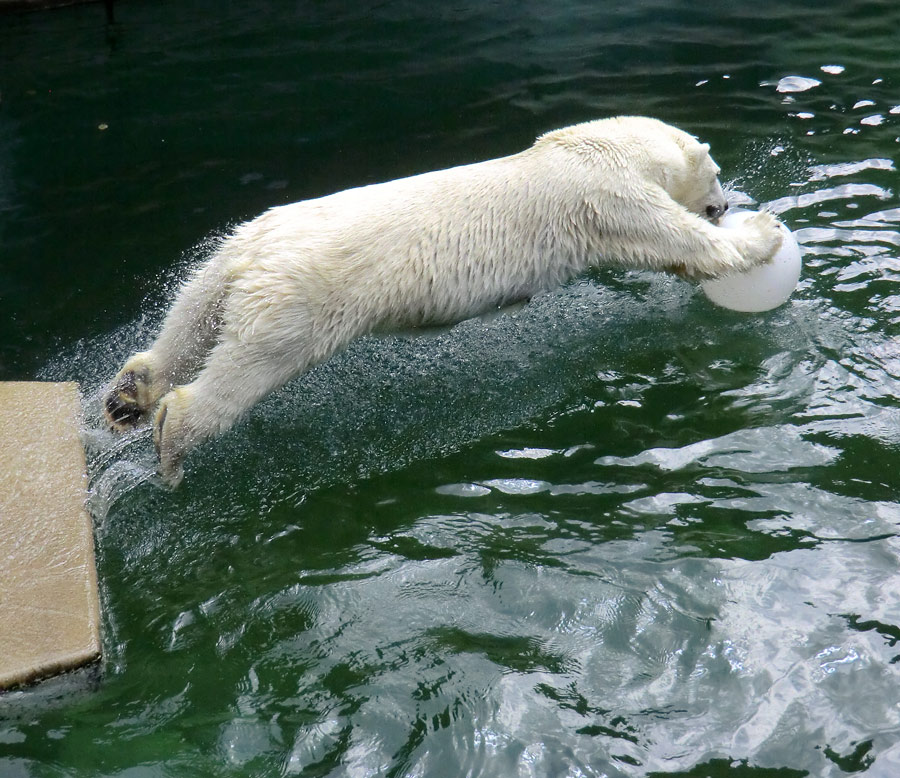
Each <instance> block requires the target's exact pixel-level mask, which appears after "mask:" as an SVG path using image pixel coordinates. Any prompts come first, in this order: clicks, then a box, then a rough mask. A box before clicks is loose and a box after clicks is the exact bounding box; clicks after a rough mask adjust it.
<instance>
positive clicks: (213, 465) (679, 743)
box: [0, 12, 900, 777]
mask: <svg viewBox="0 0 900 778" xmlns="http://www.w3.org/2000/svg"><path fill="white" fill-rule="evenodd" d="M348 13H350V12H348ZM623 13H624V12H623ZM626 15H627V14H626ZM553 21H554V23H555V24H561V23H562V21H563V20H562V19H560V18H557V17H554V19H553ZM860 24H864V22H863V21H861V22H860ZM484 34H487V33H484ZM557 34H559V35H561V36H562V39H564V40H565V39H566V38H565V35H563V34H562V33H561V32H559V30H557ZM514 39H515V36H512V37H509V36H507V37H505V38H503V37H501V40H500V43H499V44H498V45H499V46H500V49H501V50H502V51H503V52H506V51H507V48H508V47H510V46H511V41H512V40H514ZM535 45H537V44H535ZM800 45H802V42H801V43H800ZM828 54H829V56H828V57H827V58H826V57H825V56H821V57H819V58H818V60H817V61H820V62H821V63H822V65H821V66H818V67H815V68H813V67H810V68H809V69H807V70H806V71H802V72H796V73H795V74H794V75H791V73H793V72H794V71H795V70H798V69H796V68H793V67H792V68H790V69H789V70H790V72H788V69H787V68H785V72H784V75H782V74H781V73H780V72H779V73H778V74H773V77H772V78H768V77H766V78H759V79H757V78H754V79H753V80H752V88H749V87H747V86H746V82H747V79H744V80H743V81H742V83H743V84H744V86H742V87H741V90H743V91H741V90H738V89H737V88H736V89H735V92H734V98H735V99H736V100H737V99H738V98H740V99H742V100H744V101H745V102H746V104H747V110H746V117H747V118H748V120H749V117H750V116H751V115H752V114H753V112H754V111H756V110H760V109H759V107H758V104H763V101H765V100H769V101H770V102H768V103H764V104H765V105H767V106H772V105H782V103H779V102H778V101H781V100H788V99H790V100H791V101H792V102H790V103H785V104H783V105H784V106H785V110H786V111H787V112H788V114H787V115H788V118H789V120H790V121H791V122H794V123H795V124H797V123H799V125H802V129H801V130H796V129H794V132H795V135H793V136H791V137H779V138H777V139H773V138H771V137H768V136H767V135H764V134H763V133H760V137H759V138H758V139H757V140H756V141H755V142H754V144H751V145H752V146H753V148H752V150H751V152H747V155H746V160H745V164H742V165H737V164H736V165H734V167H735V168H736V169H735V170H734V171H733V172H734V173H735V174H736V175H737V176H738V178H736V181H735V187H736V188H737V189H747V190H748V191H753V192H757V193H758V192H763V193H764V194H765V195H767V196H768V197H769V199H768V200H764V202H765V204H766V205H767V207H769V208H771V209H772V210H773V211H775V212H776V213H778V214H779V216H780V218H782V219H783V220H784V221H785V222H786V223H787V224H789V225H790V226H791V227H792V228H793V229H794V230H795V232H796V234H797V236H798V239H799V240H800V242H801V243H802V244H803V246H804V251H805V273H804V277H803V279H802V282H801V286H800V288H799V290H798V292H797V294H796V295H795V297H794V298H793V299H792V301H791V302H790V303H789V304H788V305H787V306H785V307H784V308H782V309H780V310H778V311H775V312H772V313H771V314H768V315H766V316H761V317H752V318H751V317H745V316H736V315H733V314H731V313H728V312H723V311H718V310H716V309H713V308H712V307H711V306H710V304H709V303H708V302H707V301H705V299H704V298H703V296H702V294H700V293H699V292H698V291H697V290H696V289H695V288H694V287H692V286H690V285H688V284H685V283H683V282H681V281H678V280H673V279H663V278H659V277H654V276H650V275H647V274H628V275H624V276H623V275H622V274H619V273H609V272H599V273H595V274H592V275H590V276H589V277H588V278H586V279H582V280H580V281H578V282H576V283H573V284H572V285H570V286H569V287H567V288H566V289H564V290H560V291H558V292H554V293H552V294H547V295H543V296H541V297H539V298H537V299H536V300H534V301H533V302H532V303H531V304H530V305H528V306H526V307H525V308H523V309H521V310H519V311H516V312H513V313H511V314H509V315H507V316H503V317H500V318H498V319H496V320H493V321H490V322H466V323H464V324H462V325H460V326H458V327H456V328H454V329H453V330H451V331H450V332H446V333H441V334H438V335H436V336H435V337H433V338H430V339H427V340H409V339H399V338H398V339H393V338H389V339H377V340H376V339H371V340H366V341H363V342H360V343H358V344H356V345H354V346H353V347H352V348H351V349H350V350H349V352H348V353H347V354H345V355H342V356H340V357H338V358H336V359H335V360H333V361H332V362H330V363H329V364H326V365H323V366H322V367H320V368H318V369H317V370H315V371H313V372H312V373H311V374H310V375H308V376H307V377H305V378H304V379H303V380H301V381H299V382H296V383H295V384H294V385H292V386H291V387H289V388H288V389H286V390H285V391H283V392H281V393H279V394H277V395H275V396H273V397H271V398H269V399H268V400H267V401H265V402H264V403H263V404H262V406H261V407H260V408H259V409H258V410H257V411H255V412H254V413H253V414H251V415H250V417H249V418H248V419H247V420H246V421H245V422H244V423H242V424H241V425H240V426H239V427H238V428H237V429H236V430H235V431H234V432H233V433H231V434H230V435H228V436H227V437H225V438H223V439H221V440H219V441H216V442H214V443H213V444H211V445H210V446H209V447H208V448H206V449H205V450H202V451H198V452H196V454H195V455H194V456H192V460H191V462H190V465H189V471H188V481H187V483H186V485H185V487H184V488H182V489H181V490H179V491H178V492H175V493H172V494H170V493H167V492H165V491H163V490H162V489H161V488H160V487H159V486H158V484H157V483H156V481H155V476H154V474H153V468H154V463H153V453H152V446H151V444H150V441H149V438H148V435H147V434H146V433H138V434H135V435H134V436H130V437H127V438H122V439H117V438H114V437H113V436H112V435H110V434H109V433H107V432H105V431H103V430H102V429H101V428H100V423H99V397H100V394H99V393H100V388H101V385H102V382H103V381H104V380H105V379H106V378H107V377H108V375H109V373H110V372H111V370H112V365H114V364H115V363H117V362H118V361H120V359H121V357H122V356H123V355H124V354H126V353H127V352H128V351H129V350H131V349H134V348H137V347H140V346H141V345H143V343H144V342H145V341H146V338H147V337H148V333H149V330H150V329H152V325H151V324H148V323H147V322H146V321H144V320H138V321H135V322H133V323H132V324H129V325H125V326H122V327H120V328H118V329H116V330H115V331H114V333H112V334H113V335H114V337H112V338H111V337H109V335H110V333H102V334H101V335H100V336H98V337H96V338H93V339H87V340H85V341H83V342H82V343H80V344H77V345H76V346H74V347H72V348H70V349H64V350H63V353H61V354H60V355H59V356H58V358H56V359H54V360H51V361H50V363H49V364H48V365H47V366H46V367H45V368H44V371H43V377H45V378H60V377H72V376H74V377H77V378H79V379H80V380H81V381H82V382H83V384H84V386H85V408H86V417H87V420H88V428H87V429H86V431H85V442H86V445H87V447H88V454H89V459H90V469H91V479H92V481H91V483H92V494H91V509H92V512H93V514H94V516H95V519H96V521H97V525H98V549H99V553H100V561H101V573H102V577H103V580H104V601H105V618H106V624H105V630H104V642H105V652H106V659H105V664H104V668H103V676H102V678H101V680H100V681H99V683H98V685H97V688H96V689H92V690H90V691H88V692H84V691H82V690H79V692H78V693H77V694H76V695H75V697H76V699H75V701H74V702H71V701H66V700H65V699H64V700H62V701H54V702H53V703H52V704H49V703H46V702H45V701H44V700H41V699H38V700H34V699H31V698H30V697H29V693H28V692H24V693H16V694H15V695H11V696H8V697H7V698H5V699H3V700H0V706H4V707H0V711H2V712H3V713H4V714H8V717H7V719H5V720H4V721H3V722H2V723H0V743H2V744H4V745H3V747H4V748H7V753H9V754H10V756H9V757H8V759H7V762H8V764H10V765H12V769H14V770H19V772H20V773H21V774H25V775H30V774H33V775H41V774H54V773H53V770H54V769H55V768H54V767H53V766H52V765H62V767H61V768H60V769H61V770H62V771H63V772H62V774H73V775H80V774H84V775H89V774H90V775H101V774H102V775H124V774H127V773H128V771H129V770H134V771H136V772H135V774H146V775H165V774H181V773H183V774H193V773H198V774H206V773H209V774H229V773H230V772H234V773H235V774H248V775H262V774H285V775H291V774H323V775H348V776H351V775H352V776H356V775H381V774H385V775H387V774H393V775H422V776H429V777H430V776H442V775H447V776H457V775H473V776H475V775H484V776H512V775H516V776H528V775H534V776H563V775H570V776H576V775H584V776H599V775H608V776H643V775H648V774H653V773H654V772H655V773H657V774H666V775H686V774H691V775H699V774H701V773H702V774H704V775H705V774H710V775H725V774H728V773H729V765H732V764H734V765H736V766H740V765H746V766H748V772H747V773H746V774H747V775H753V774H754V772H755V771H753V770H752V768H753V767H757V768H760V771H762V770H763V768H784V769H785V772H784V775H800V774H805V773H808V774H810V775H817V776H818V775H823V776H826V775H843V774H845V773H846V772H849V771H851V770H864V769H866V768H869V773H870V774H873V775H893V774H898V773H900V747H898V745H897V743H898V742H900V720H898V719H900V709H898V707H897V703H896V695H895V694H894V693H893V689H894V688H895V687H896V680H897V669H896V668H897V663H898V661H900V650H898V649H897V645H896V644H897V641H898V639H900V627H898V625H900V613H898V607H900V606H898V604H897V603H898V598H897V597H896V593H897V591H898V572H897V571H898V554H900V548H898V540H897V537H896V533H897V530H896V528H897V524H898V521H900V504H898V501H897V498H896V492H897V487H898V479H897V477H896V467H894V465H893V463H894V461H895V458H896V453H897V448H898V443H900V433H898V430H900V409H898V402H897V397H898V394H900V392H898V388H900V387H898V382H900V347H898V345H897V340H896V335H897V332H896V325H897V323H898V316H897V311H898V309H900V302H898V299H900V295H898V294H897V293H896V282H897V280H898V268H900V259H898V256H897V248H896V247H897V245H898V238H900V207H898V205H897V193H896V169H895V164H894V162H893V160H892V159H891V156H892V155H894V154H895V153H896V151H895V150H896V148H897V145H896V143H895V142H894V140H893V137H894V136H895V135H896V134H897V132H898V129H897V128H898V126H900V125H897V123H896V122H897V119H896V118H894V117H896V115H897V111H896V110H895V109H896V108H897V106H896V101H895V100H893V99H890V100H886V99H885V98H884V97H882V96H881V95H883V94H884V93H885V89H884V88H883V87H882V88H880V89H879V88H878V85H876V84H874V83H873V82H874V81H875V80H876V79H878V78H881V77H883V72H882V71H877V70H876V69H873V68H870V69H869V71H867V73H866V76H865V79H864V87H865V88H864V87H863V85H862V84H863V82H862V81H860V80H859V79H860V76H859V70H860V67H861V66H860V65H858V64H856V63H853V66H852V67H850V66H848V68H846V69H844V68H843V67H842V66H841V67H838V66H836V65H833V64H831V63H832V60H831V52H830V51H829V52H828ZM280 56H284V55H283V54H282V55H280ZM560 56H562V55H560ZM567 56H568V55H567ZM507 59H514V57H512V56H510V57H507ZM562 59H563V60H565V59H566V57H565V56H562ZM673 67H674V66H673ZM773 69H776V70H777V68H773ZM720 70H721V72H719V71H716V73H715V76H716V78H714V79H706V80H705V81H704V80H703V79H697V81H696V82H692V83H696V84H697V86H696V90H698V93H697V94H698V98H697V99H698V101H699V100H701V99H702V97H701V96H700V95H699V91H701V90H707V92H708V91H711V90H713V89H715V90H719V92H717V93H719V94H722V95H728V94H729V93H728V92H727V91H725V92H722V90H725V89H727V85H725V79H724V77H723V74H724V70H725V69H724V67H723V68H721V69H720ZM738 70H739V68H731V67H729V68H728V71H729V73H728V74H729V75H731V74H734V78H735V80H736V81H737V80H738V78H739V77H740V73H739V72H738ZM379 72H380V71H379ZM787 76H790V78H791V80H790V81H787V80H785V79H786V77H787ZM585 78H586V76H585V74H583V73H580V74H578V75H577V77H576V76H573V77H572V78H571V79H569V80H566V79H557V80H554V79H551V78H549V77H546V76H541V75H537V76H533V78H532V79H531V80H528V79H525V80H524V81H522V80H521V79H520V78H519V76H517V77H516V78H515V79H512V81H511V83H510V84H507V85H505V86H506V91H503V89H500V87H499V86H498V87H496V92H495V93H494V94H493V95H492V96H491V97H490V98H489V99H488V98H485V99H487V101H488V104H489V105H495V104H498V103H500V102H504V101H507V102H508V101H512V102H514V103H516V104H517V105H520V106H521V105H526V106H528V110H531V111H533V112H535V113H538V114H540V112H541V111H544V112H546V113H547V114H548V115H549V116H553V117H556V116H557V115H558V114H565V113H566V111H565V110H561V111H558V112H554V111H556V110H557V109H558V108H559V106H560V105H562V106H571V105H572V104H573V103H577V102H578V100H579V99H581V98H582V97H583V96H584V79H585ZM851 78H852V79H856V80H855V81H852V82H851V81H850V79H851ZM841 79H843V81H842V80H841ZM813 80H814V81H816V82H817V83H811V81H813ZM844 84H848V85H847V86H845V85H844ZM754 90H755V91H754ZM851 93H852V94H851ZM691 94H692V95H693V94H694V93H691ZM873 96H874V97H878V99H877V100H875V99H872V97H873ZM598 99H599V98H598ZM868 100H871V102H872V103H874V105H871V104H860V102H861V101H868ZM771 101H775V102H774V103H773V102H771ZM667 105H668V104H667V103H665V102H664V101H661V102H660V103H659V104H658V106H657V107H663V108H665V107H666V106H667ZM752 106H756V107H752ZM669 108H670V110H671V111H672V112H677V111H676V109H675V108H673V107H671V106H669ZM472 110H474V109H472ZM770 110H771V107H770ZM873 115H878V116H880V117H881V118H882V119H883V122H881V123H875V122H872V121H867V119H868V118H869V117H871V116H873ZM357 120H358V119H357ZM483 121H484V122H485V123H486V124H485V126H487V125H489V124H490V120H489V118H483ZM706 121H707V123H708V124H709V126H710V127H712V128H716V127H717V126H718V125H717V123H716V122H717V120H716V119H715V118H714V117H713V118H707V119H706ZM892 122H893V124H892ZM795 124H791V125H789V126H790V127H795ZM847 130H850V132H846V131H847ZM481 131H484V127H481V128H479V127H475V128H473V129H472V137H476V136H477V135H478V133H479V132H481ZM869 132H877V133H881V134H880V135H878V136H877V138H878V140H872V139H871V137H872V136H869V135H867V133H869ZM720 133H721V129H720ZM804 133H808V134H804ZM829 133H830V134H831V135H833V136H834V137H835V138H837V139H839V141H835V143H834V144H833V145H832V146H824V145H816V144H815V143H813V141H817V140H821V138H822V137H823V136H825V135H827V134H829ZM845 133H846V134H845ZM782 134H783V135H785V136H789V135H790V133H789V132H787V131H786V130H785V131H784V132H783V133H782ZM714 150H715V148H714ZM726 153H728V152H727V151H726ZM719 156H720V155H718V154H717V158H718V157H719ZM737 156H738V155H737V154H736V153H732V158H733V159H737ZM720 161H721V160H720ZM772 165H774V166H775V168H774V172H770V171H772V170H773V168H772V167H771V166H772ZM244 175H248V174H247V173H246V171H244ZM766 176H771V178H770V179H769V178H766ZM246 180H247V182H248V183H252V182H254V181H256V180H257V179H254V178H248V179H246ZM279 180H280V179H279ZM754 184H756V186H753V185H754ZM736 196H740V193H736ZM757 196H761V195H757ZM151 318H152V316H151ZM9 701H11V702H9ZM12 706H22V709H24V710H26V711H27V713H26V714H21V713H14V712H10V711H11V710H12ZM29 706H30V707H29ZM33 722H38V723H37V724H35V723H33ZM122 744H126V746H127V747H123V746H122ZM16 749H18V750H16ZM111 751H112V752H111ZM48 753H50V754H52V757H47V756H46V754H48ZM6 758H7V757H5V756H4V751H3V750H0V766H2V765H4V762H3V761H2V760H4V759H6ZM46 759H52V765H51V766H48V764H49V763H48V762H46V761H45V760H46ZM10 760H11V761H10ZM702 766H705V767H702ZM20 768H21V769H20ZM692 770H699V771H701V772H690V773H689V771H692ZM141 771H143V772H141ZM804 771H805V773H804ZM760 774H771V773H763V772H760Z"/></svg>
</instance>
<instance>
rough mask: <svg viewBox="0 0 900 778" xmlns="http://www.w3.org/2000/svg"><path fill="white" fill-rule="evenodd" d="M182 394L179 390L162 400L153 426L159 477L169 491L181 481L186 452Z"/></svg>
mask: <svg viewBox="0 0 900 778" xmlns="http://www.w3.org/2000/svg"><path fill="white" fill-rule="evenodd" d="M186 394H187V390H186V389H185V388H184V387H179V388H178V389H174V390H172V391H171V392H169V393H168V394H167V395H166V396H165V397H163V398H162V401H161V402H160V404H159V409H158V410H157V412H156V418H155V419H154V422H153V443H154V445H155V446H156V456H157V457H158V458H159V474H160V476H161V477H162V479H163V481H164V482H165V483H166V486H168V487H169V488H170V489H174V488H175V487H176V486H178V484H180V483H181V481H182V479H183V478H184V458H185V456H186V455H187V452H188V450H189V449H190V443H189V442H188V436H187V430H186V428H185V425H184V410H185V404H186V401H187V398H186Z"/></svg>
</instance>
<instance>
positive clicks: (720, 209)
mask: <svg viewBox="0 0 900 778" xmlns="http://www.w3.org/2000/svg"><path fill="white" fill-rule="evenodd" d="M727 210H728V203H724V204H723V205H707V206H706V218H707V219H709V220H710V221H711V222H716V221H718V220H719V218H720V217H721V216H722V214H723V213H725V211H727Z"/></svg>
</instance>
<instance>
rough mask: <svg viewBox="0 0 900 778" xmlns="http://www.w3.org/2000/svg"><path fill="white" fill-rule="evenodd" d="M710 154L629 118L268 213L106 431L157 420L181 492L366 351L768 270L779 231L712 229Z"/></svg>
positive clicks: (183, 296) (160, 345) (765, 219)
mask: <svg viewBox="0 0 900 778" xmlns="http://www.w3.org/2000/svg"><path fill="white" fill-rule="evenodd" d="M708 151H709V147H708V146H707V145H706V144H700V143H698V142H697V140H696V139H694V138H693V137H692V136H690V135H687V134H686V133H683V132H681V131H680V130H677V129H675V128H674V127H671V126H669V125H666V124H663V123H662V122H659V121H657V120H655V119H647V118H642V117H619V118H615V119H606V120H600V121H595V122H588V123H585V124H580V125H576V126H574V127H568V128H565V129H562V130H557V131H555V132H550V133H547V134H546V135H543V136H542V137H540V138H539V139H538V140H537V141H536V142H535V144H534V145H533V146H532V147H531V148H529V149H527V150H525V151H523V152H521V153H519V154H515V155H513V156H510V157H504V158H501V159H494V160H490V161H487V162H481V163H478V164H473V165H465V166H462V167H456V168H451V169H449V170H442V171H438V172H433V173H425V174H423V175H418V176H413V177H411V178H404V179H400V180H397V181H390V182H388V183H384V184H374V185H372V186H364V187H360V188H357V189H350V190H347V191H344V192H338V193H337V194H333V195H330V196H328V197H323V198H320V199H317V200H307V201H303V202H299V203H294V204H292V205H286V206H282V207H279V208H273V209H271V210H270V211H267V212H266V213H264V214H262V215H261V216H259V217H258V218H256V219H254V220H252V221H250V222H247V223H245V224H243V225H241V226H239V227H238V228H237V229H236V230H235V231H234V233H233V234H232V235H231V236H229V237H228V238H226V239H225V240H224V241H223V242H222V244H221V246H220V247H219V249H218V251H216V252H215V254H214V255H213V256H212V257H211V259H209V260H208V261H207V262H206V263H205V264H204V265H203V266H201V267H200V268H199V269H198V270H197V271H196V272H195V273H194V274H193V276H192V277H191V278H190V279H189V280H188V281H187V282H186V283H185V284H184V286H183V287H182V289H181V291H180V292H179V294H178V297H177V299H176V300H175V302H174V304H173V306H172V308H171V310H170V311H169V314H168V316H167V318H166V320H165V323H164V326H163V329H162V332H161V333H160V335H159V337H158V338H157V340H156V342H155V343H154V344H153V346H152V348H151V349H150V350H149V351H146V352H141V353H139V354H136V355H134V356H133V357H132V358H131V359H130V360H129V361H128V362H127V363H126V364H125V366H124V367H123V368H122V370H121V371H120V372H119V374H118V376H117V377H116V380H115V381H114V383H113V386H112V387H111V389H110V392H109V394H108V396H107V407H108V415H109V417H110V420H111V422H112V423H113V425H114V426H117V427H124V426H126V425H128V424H134V423H140V422H141V421H143V420H145V418H146V417H147V416H148V414H149V412H150V411H151V410H152V409H153V407H154V406H156V405H157V403H158V404H159V407H158V410H157V413H156V417H155V424H154V428H155V429H154V433H155V440H156V445H157V450H158V453H159V457H160V470H161V473H162V474H163V476H164V478H166V480H168V481H169V482H170V483H172V484H175V483H177V482H178V481H179V480H180V479H181V473H182V470H181V468H182V461H183V459H184V456H185V454H186V453H187V451H188V450H189V449H190V448H191V447H193V446H194V445H196V444H197V443H199V442H201V441H202V440H204V439H206V438H208V437H210V436H212V435H216V434H218V433H220V432H222V431H224V430H225V429H227V428H228V427H230V426H231V425H232V423H233V422H234V421H235V420H236V419H237V418H238V417H239V416H240V415H241V414H242V413H243V412H245V411H246V410H247V409H248V408H250V407H251V406H253V405H254V404H255V403H256V402H258V401H259V400H260V399H261V398H262V397H264V396H265V395H266V394H268V393H269V392H271V391H272V390H273V389H275V388H277V387H279V386H281V385H282V384H284V383H285V382H287V381H288V380H290V379H291V378H292V377H294V376H296V375H297V374H299V373H301V372H303V371H304V370H307V369H308V368H309V367H311V366H312V365H314V364H316V363H317V362H320V361H322V360H324V359H326V358H327V357H329V356H330V355H332V354H334V353H335V352H336V351H338V350H339V349H342V348H344V347H345V346H346V345H347V344H348V343H349V342H350V341H351V340H352V339H353V338H356V337H358V336H360V335H362V334H365V333H368V332H372V331H384V330H393V329H408V328H411V327H412V328H414V327H419V326H423V325H433V324H446V323H451V322H456V321H460V320H462V319H466V318H468V317H471V316H475V315H478V314H480V313H483V312H485V311H488V310H490V309H493V308H496V307H498V306H502V305H505V304H508V303H512V302H515V301H517V300H523V299H527V298H528V297H530V296H532V295H534V294H535V293H536V292H539V291H541V290H544V289H547V288H550V287H553V286H555V285H557V284H559V283H561V282H563V281H565V280H567V279H569V278H571V277H572V276H574V275H576V274H577V273H579V272H581V271H583V270H584V269H586V268H587V267H588V266H589V265H591V264H596V263H598V262H601V261H604V262H612V263H617V264H620V265H622V266H625V267H634V268H648V269H652V270H660V271H670V272H678V273H680V274H683V275H686V276H688V277H692V278H710V277H715V276H718V275H723V274H726V273H728V272H730V271H733V270H745V269H748V268H750V267H752V266H755V265H757V264H760V263H763V262H766V261H768V260H770V259H771V258H772V256H773V255H774V253H775V251H776V250H777V248H778V246H779V243H780V240H781V238H780V233H779V232H778V229H777V224H776V222H775V220H774V219H773V218H772V217H771V216H769V215H768V214H760V215H758V216H757V217H754V218H752V219H749V220H747V222H745V223H744V225H743V226H742V228H741V229H737V230H723V229H719V228H718V227H716V226H715V225H714V224H711V223H710V222H709V221H708V220H706V219H705V218H703V215H704V214H705V213H706V208H707V206H713V207H716V208H724V206H725V201H724V195H723V194H722V189H721V187H720V185H719V182H718V179H717V178H716V176H717V174H718V167H717V166H716V165H715V163H714V162H713V161H712V159H711V158H710V156H709V153H708ZM191 379H193V380H191ZM187 381H191V382H190V383H187V384H186V385H183V384H185V382H187ZM117 409H118V413H119V415H118V417H117ZM122 409H124V415H125V416H126V417H127V418H124V419H123V417H122Z"/></svg>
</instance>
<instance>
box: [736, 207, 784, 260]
mask: <svg viewBox="0 0 900 778" xmlns="http://www.w3.org/2000/svg"><path fill="white" fill-rule="evenodd" d="M741 229H742V232H743V233H744V241H745V246H744V250H743V251H742V254H743V255H744V258H745V259H746V260H747V262H748V263H749V264H750V265H751V266H754V267H755V266H756V265H764V264H765V263H766V262H771V261H772V258H773V257H774V256H775V254H776V252H777V251H778V249H779V248H780V247H781V241H782V238H783V236H784V233H783V232H782V230H783V228H782V226H781V224H780V223H779V221H778V219H776V218H775V217H774V216H773V215H772V214H771V213H769V212H768V211H759V212H757V213H755V214H753V216H750V217H749V218H747V219H746V220H745V221H744V223H743V224H742V225H741Z"/></svg>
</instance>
